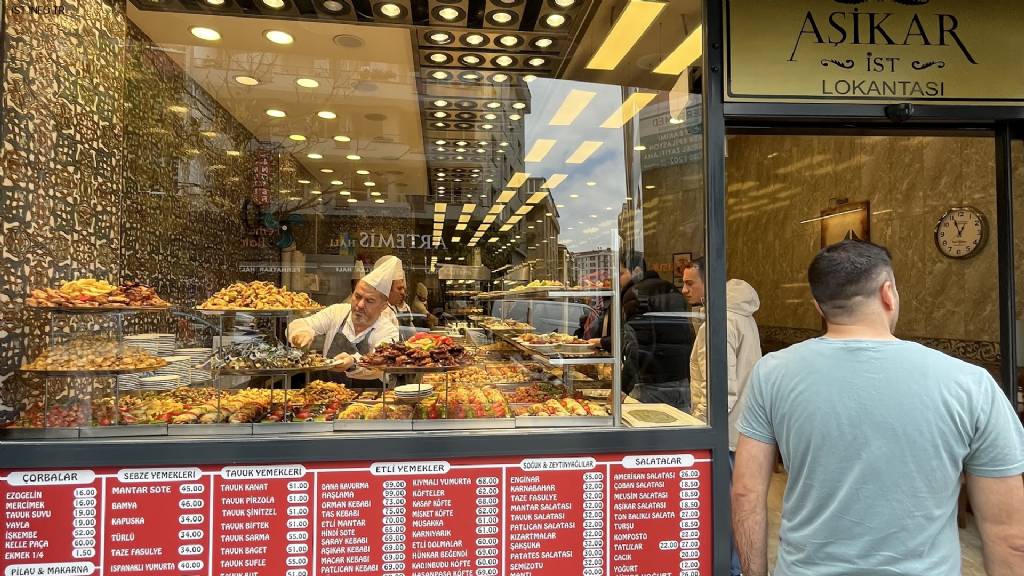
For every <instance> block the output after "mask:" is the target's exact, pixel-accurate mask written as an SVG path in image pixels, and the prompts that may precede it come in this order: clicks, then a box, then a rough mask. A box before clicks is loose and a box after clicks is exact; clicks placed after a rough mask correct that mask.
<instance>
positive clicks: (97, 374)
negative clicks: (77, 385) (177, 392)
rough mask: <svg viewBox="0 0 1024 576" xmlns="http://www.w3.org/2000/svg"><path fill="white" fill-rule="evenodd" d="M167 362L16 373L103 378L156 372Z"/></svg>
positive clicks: (24, 370)
mask: <svg viewBox="0 0 1024 576" xmlns="http://www.w3.org/2000/svg"><path fill="white" fill-rule="evenodd" d="M167 365H168V363H167V362H164V363H163V364H161V365H159V366H152V367H150V368H112V369H109V370H31V369H26V368H19V369H18V372H21V373H22V374H30V375H32V376H39V377H42V378H58V377H79V378H104V377H110V376H119V375H123V374H143V373H145V372H156V371H157V370H160V369H161V368H166V367H167Z"/></svg>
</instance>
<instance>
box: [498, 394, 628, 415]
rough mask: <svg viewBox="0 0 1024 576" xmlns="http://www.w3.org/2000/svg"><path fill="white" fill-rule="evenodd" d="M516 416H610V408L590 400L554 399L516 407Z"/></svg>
mask: <svg viewBox="0 0 1024 576" xmlns="http://www.w3.org/2000/svg"><path fill="white" fill-rule="evenodd" d="M515 415H516V416H610V413H609V412H608V410H607V409H606V408H605V407H604V406H602V405H601V404H598V403H597V402H591V401H590V400H574V399H572V398H561V399H557V400H556V399H552V400H547V401H545V402H541V403H537V404H533V405H532V406H525V407H521V408H516V410H515Z"/></svg>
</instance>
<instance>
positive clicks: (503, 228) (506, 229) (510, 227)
mask: <svg viewBox="0 0 1024 576" xmlns="http://www.w3.org/2000/svg"><path fill="white" fill-rule="evenodd" d="M511 229H512V225H511V224H505V225H504V226H502V227H501V228H498V230H499V231H501V232H508V231H509V230H511ZM494 240H497V238H494V239H492V240H491V242H493V241H494Z"/></svg>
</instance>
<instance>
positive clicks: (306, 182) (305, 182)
mask: <svg viewBox="0 0 1024 576" xmlns="http://www.w3.org/2000/svg"><path fill="white" fill-rule="evenodd" d="M297 182H298V183H299V184H309V180H306V179H304V178H299V179H298V180H297Z"/></svg>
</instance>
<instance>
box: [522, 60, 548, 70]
mask: <svg viewBox="0 0 1024 576" xmlns="http://www.w3.org/2000/svg"><path fill="white" fill-rule="evenodd" d="M544 62H546V60H544V59H543V58H530V59H529V60H527V61H526V63H527V64H529V65H530V66H533V67H534V68H539V67H540V66H543V65H544Z"/></svg>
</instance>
